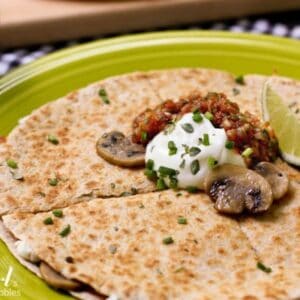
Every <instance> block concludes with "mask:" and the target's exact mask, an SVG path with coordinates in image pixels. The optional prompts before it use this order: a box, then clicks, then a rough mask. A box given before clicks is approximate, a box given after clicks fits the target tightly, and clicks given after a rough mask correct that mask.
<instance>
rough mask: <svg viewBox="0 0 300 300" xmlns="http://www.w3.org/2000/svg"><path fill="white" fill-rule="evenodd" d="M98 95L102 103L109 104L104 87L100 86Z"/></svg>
mask: <svg viewBox="0 0 300 300" xmlns="http://www.w3.org/2000/svg"><path fill="white" fill-rule="evenodd" d="M99 96H100V97H101V99H102V101H103V103H105V104H110V101H109V99H108V95H107V92H106V90H105V89H103V88H102V89H100V90H99Z"/></svg>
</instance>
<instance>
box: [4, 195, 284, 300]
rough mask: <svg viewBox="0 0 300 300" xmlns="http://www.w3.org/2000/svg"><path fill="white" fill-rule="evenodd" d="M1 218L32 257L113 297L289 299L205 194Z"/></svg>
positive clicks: (146, 198)
mask: <svg viewBox="0 0 300 300" xmlns="http://www.w3.org/2000/svg"><path fill="white" fill-rule="evenodd" d="M55 215H56V216H55ZM58 215H59V217H57V216H58ZM49 218H51V220H52V221H51V222H50V221H49ZM47 220H48V221H47ZM3 222H4V226H5V228H6V230H7V231H9V232H10V233H11V235H12V236H14V238H15V240H16V241H17V240H19V242H17V243H20V241H21V242H22V243H23V244H24V245H26V246H24V247H25V248H26V249H31V250H30V251H31V255H32V256H31V257H33V256H36V257H38V259H39V260H41V261H42V264H47V265H48V266H50V267H51V268H52V269H53V270H55V271H56V272H58V273H60V274H61V275H62V276H63V277H64V278H65V279H68V280H72V281H73V282H77V283H81V284H83V286H82V288H83V289H84V288H85V287H86V286H90V287H91V288H93V289H94V290H95V291H97V292H98V293H99V294H100V295H106V296H107V297H108V296H112V295H115V296H116V297H117V299H207V300H209V299H244V300H246V299H286V298H285V296H286V295H287V291H285V290H282V289H279V288H277V285H276V284H275V282H274V281H272V280H271V277H270V276H269V274H267V273H265V272H262V271H261V270H259V269H258V268H257V262H258V258H257V256H256V254H255V252H254V251H253V249H252V247H251V245H250V243H249V241H248V240H247V238H246V236H245V235H244V234H243V233H242V231H241V230H240V228H239V225H238V223H237V222H236V221H235V220H232V219H230V218H227V217H223V216H221V215H218V214H216V213H215V211H214V210H213V208H212V206H211V204H210V200H209V199H208V197H207V196H206V195H204V194H198V195H195V194H188V193H186V192H182V193H180V194H176V193H175V192H174V191H165V192H160V193H149V194H144V195H136V196H131V197H126V198H114V199H94V200H91V201H89V202H84V203H79V204H75V205H73V206H70V207H68V208H65V209H63V210H61V212H60V213H59V214H57V212H56V213H55V214H53V213H52V212H48V213H38V214H36V215H34V214H28V213H15V214H12V215H7V216H4V217H3ZM25 252H26V251H25ZM20 254H21V255H24V254H22V252H20V251H19V253H18V252H15V255H16V256H17V257H19V255H20ZM27 254H28V251H27ZM27 259H28V256H27ZM34 261H35V262H36V260H34ZM37 264H39V263H37ZM44 278H45V277H44Z"/></svg>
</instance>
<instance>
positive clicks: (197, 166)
mask: <svg viewBox="0 0 300 300" xmlns="http://www.w3.org/2000/svg"><path fill="white" fill-rule="evenodd" d="M199 170H200V164H199V161H198V160H197V159H195V160H193V161H192V163H191V172H192V174H193V175H196V174H197V173H198V172H199Z"/></svg>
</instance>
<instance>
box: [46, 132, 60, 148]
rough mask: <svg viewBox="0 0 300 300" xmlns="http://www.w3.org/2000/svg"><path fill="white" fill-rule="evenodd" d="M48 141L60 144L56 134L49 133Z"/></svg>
mask: <svg viewBox="0 0 300 300" xmlns="http://www.w3.org/2000/svg"><path fill="white" fill-rule="evenodd" d="M47 140H48V142H50V143H52V144H53V145H58V144H59V140H58V138H57V137H56V136H54V135H52V134H49V135H48V137H47Z"/></svg>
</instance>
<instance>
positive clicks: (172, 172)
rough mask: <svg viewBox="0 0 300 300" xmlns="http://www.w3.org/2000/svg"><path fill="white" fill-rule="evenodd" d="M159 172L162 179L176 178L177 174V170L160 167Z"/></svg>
mask: <svg viewBox="0 0 300 300" xmlns="http://www.w3.org/2000/svg"><path fill="white" fill-rule="evenodd" d="M158 172H159V174H160V175H161V176H162V177H165V176H175V175H176V174H177V172H176V170H174V169H171V168H168V167H164V166H160V167H159V169H158Z"/></svg>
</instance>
